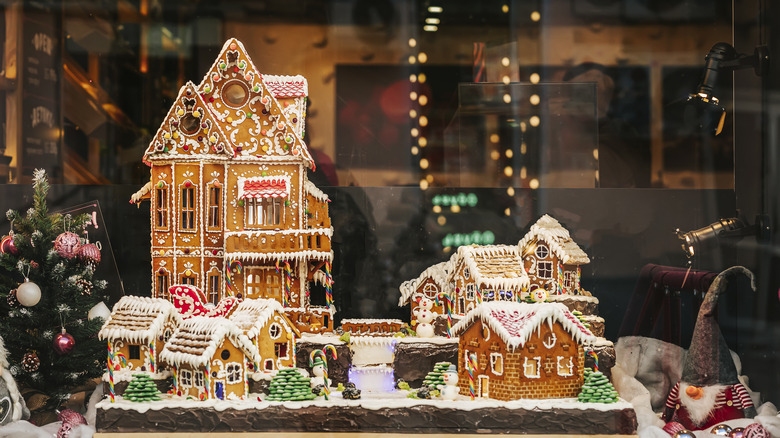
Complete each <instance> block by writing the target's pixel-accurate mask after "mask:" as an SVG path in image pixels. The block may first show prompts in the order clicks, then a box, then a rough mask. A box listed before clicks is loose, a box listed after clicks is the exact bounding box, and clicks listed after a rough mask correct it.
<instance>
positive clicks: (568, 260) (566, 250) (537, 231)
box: [517, 214, 590, 265]
mask: <svg viewBox="0 0 780 438" xmlns="http://www.w3.org/2000/svg"><path fill="white" fill-rule="evenodd" d="M540 239H542V240H544V241H545V242H547V244H548V245H549V247H550V251H552V252H553V254H555V256H556V257H558V259H559V260H560V261H561V262H562V263H564V264H571V265H584V264H587V263H590V259H589V258H588V255H587V254H586V253H585V251H583V250H582V248H580V247H579V245H577V243H576V242H575V241H574V240H572V238H571V236H570V235H569V231H568V230H567V229H566V228H563V226H562V225H561V224H560V223H559V222H558V221H557V220H555V219H554V218H553V217H552V216H549V215H546V214H545V215H544V216H542V217H541V218H539V220H538V221H536V223H535V224H533V225H531V229H529V230H528V233H526V235H525V236H523V238H522V239H521V240H520V242H518V244H517V246H518V247H519V248H520V251H522V253H523V254H525V253H526V250H527V249H528V248H529V245H531V244H533V243H535V242H537V241H538V240H540Z"/></svg>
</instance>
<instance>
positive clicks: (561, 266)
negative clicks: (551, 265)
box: [558, 263, 563, 295]
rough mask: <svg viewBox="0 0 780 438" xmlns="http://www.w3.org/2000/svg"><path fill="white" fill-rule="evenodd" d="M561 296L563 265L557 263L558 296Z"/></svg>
mask: <svg viewBox="0 0 780 438" xmlns="http://www.w3.org/2000/svg"><path fill="white" fill-rule="evenodd" d="M561 294H563V265H562V264H561V263H558V295H561Z"/></svg>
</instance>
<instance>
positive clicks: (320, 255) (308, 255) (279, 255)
mask: <svg viewBox="0 0 780 438" xmlns="http://www.w3.org/2000/svg"><path fill="white" fill-rule="evenodd" d="M225 234H226V235H227V234H228V233H225ZM225 258H226V259H230V260H233V259H238V260H249V261H251V262H265V261H275V260H287V261H293V260H295V261H299V262H302V261H309V260H322V261H325V260H327V261H333V251H310V250H307V251H271V252H243V251H226V252H225Z"/></svg>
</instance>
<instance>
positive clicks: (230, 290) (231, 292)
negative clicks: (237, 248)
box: [225, 260, 244, 296]
mask: <svg viewBox="0 0 780 438" xmlns="http://www.w3.org/2000/svg"><path fill="white" fill-rule="evenodd" d="M234 269H235V272H236V274H241V273H242V272H244V265H242V264H241V262H240V261H239V260H233V261H232V262H230V263H228V270H227V272H226V275H225V283H227V291H228V294H229V295H230V296H233V295H236V294H237V293H238V291H237V290H236V287H235V286H234V285H233V280H232V278H231V276H230V273H231V272H232V271H233V270H234Z"/></svg>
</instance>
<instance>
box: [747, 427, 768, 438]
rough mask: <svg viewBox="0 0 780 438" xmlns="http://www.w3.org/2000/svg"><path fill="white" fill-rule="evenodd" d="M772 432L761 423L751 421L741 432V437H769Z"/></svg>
mask: <svg viewBox="0 0 780 438" xmlns="http://www.w3.org/2000/svg"><path fill="white" fill-rule="evenodd" d="M771 436H772V434H770V433H769V431H768V430H767V429H766V427H764V426H763V425H762V424H761V423H753V424H751V425H749V426H747V427H745V430H744V431H743V432H742V438H770V437H771Z"/></svg>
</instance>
